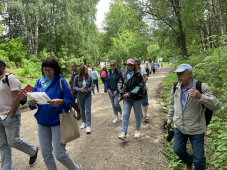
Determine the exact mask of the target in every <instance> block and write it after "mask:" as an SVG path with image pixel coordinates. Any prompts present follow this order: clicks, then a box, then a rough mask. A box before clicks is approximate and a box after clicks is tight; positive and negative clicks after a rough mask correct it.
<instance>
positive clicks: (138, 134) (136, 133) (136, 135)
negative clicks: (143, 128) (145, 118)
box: [134, 130, 140, 139]
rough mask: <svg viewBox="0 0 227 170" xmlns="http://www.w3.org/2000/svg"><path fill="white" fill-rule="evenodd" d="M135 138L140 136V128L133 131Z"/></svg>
mask: <svg viewBox="0 0 227 170" xmlns="http://www.w3.org/2000/svg"><path fill="white" fill-rule="evenodd" d="M134 137H135V138H136V139H138V138H140V130H136V131H135V136H134Z"/></svg>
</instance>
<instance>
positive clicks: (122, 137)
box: [118, 132, 126, 140]
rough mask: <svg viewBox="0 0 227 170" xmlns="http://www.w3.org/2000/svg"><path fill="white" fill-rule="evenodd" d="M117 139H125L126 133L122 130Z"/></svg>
mask: <svg viewBox="0 0 227 170" xmlns="http://www.w3.org/2000/svg"><path fill="white" fill-rule="evenodd" d="M118 139H121V140H125V139H126V134H125V132H122V133H121V135H120V136H118Z"/></svg>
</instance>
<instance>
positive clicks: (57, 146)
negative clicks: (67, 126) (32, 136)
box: [38, 124, 78, 170]
mask: <svg viewBox="0 0 227 170" xmlns="http://www.w3.org/2000/svg"><path fill="white" fill-rule="evenodd" d="M38 137H39V145H40V150H41V153H42V156H43V160H44V163H45V165H46V167H47V169H48V170H57V169H58V167H57V164H56V161H55V159H54V156H55V158H56V159H57V160H58V161H59V162H61V163H62V164H63V165H64V166H65V167H66V168H67V169H70V170H77V169H78V168H77V166H76V164H75V163H74V161H73V159H72V158H71V157H70V155H69V154H68V153H67V152H66V149H65V144H61V143H60V140H61V129H60V126H43V125H40V124H38ZM52 142H53V146H52ZM53 153H54V154H53Z"/></svg>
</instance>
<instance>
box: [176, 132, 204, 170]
mask: <svg viewBox="0 0 227 170" xmlns="http://www.w3.org/2000/svg"><path fill="white" fill-rule="evenodd" d="M188 138H189V139H190V141H191V144H192V150H193V155H192V154H191V153H188V152H187V150H186V143H187V141H188ZM173 151H174V152H175V153H176V154H177V155H178V156H179V157H180V159H181V160H182V161H183V162H185V163H186V164H188V165H192V164H193V162H194V167H195V170H205V169H206V158H205V156H204V133H202V134H199V135H184V134H183V133H181V131H179V130H178V129H177V128H175V129H174V145H173Z"/></svg>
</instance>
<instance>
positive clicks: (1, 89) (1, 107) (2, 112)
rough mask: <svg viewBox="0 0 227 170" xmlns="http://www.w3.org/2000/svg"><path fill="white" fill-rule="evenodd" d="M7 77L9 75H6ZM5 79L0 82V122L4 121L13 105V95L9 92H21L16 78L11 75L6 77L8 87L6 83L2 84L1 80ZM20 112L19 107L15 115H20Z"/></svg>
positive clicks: (19, 83)
mask: <svg viewBox="0 0 227 170" xmlns="http://www.w3.org/2000/svg"><path fill="white" fill-rule="evenodd" d="M6 74H8V75H9V73H6ZM4 79H5V76H4V77H3V78H2V79H1V80H0V94H1V95H0V118H1V119H2V120H4V119H5V118H6V117H7V116H8V114H9V112H10V110H11V107H12V104H13V95H12V93H11V91H20V90H21V82H20V81H19V80H18V78H17V77H16V76H15V75H13V74H10V75H9V76H8V80H9V86H8V84H7V83H4V82H5V81H4V82H3V81H2V80H4ZM20 113H21V110H20V106H19V107H18V109H17V111H16V114H15V115H17V114H20Z"/></svg>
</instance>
